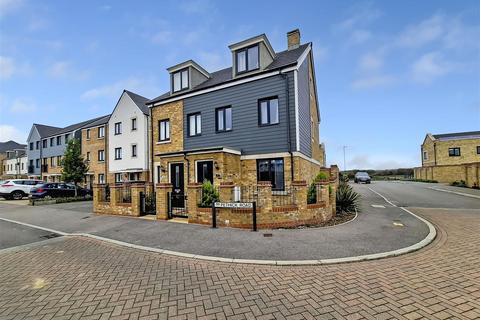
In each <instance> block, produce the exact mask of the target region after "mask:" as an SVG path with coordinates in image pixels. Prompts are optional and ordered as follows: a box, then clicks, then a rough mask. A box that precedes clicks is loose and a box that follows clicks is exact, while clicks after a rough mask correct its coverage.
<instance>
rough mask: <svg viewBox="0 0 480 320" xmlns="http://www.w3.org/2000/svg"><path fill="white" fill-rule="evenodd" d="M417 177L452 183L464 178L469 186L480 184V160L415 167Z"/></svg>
mask: <svg viewBox="0 0 480 320" xmlns="http://www.w3.org/2000/svg"><path fill="white" fill-rule="evenodd" d="M414 177H415V179H423V180H436V181H438V182H442V183H452V182H454V181H460V180H463V181H465V183H466V184H467V186H468V187H474V186H477V187H478V186H480V162H475V163H468V164H460V165H440V166H428V167H418V168H414Z"/></svg>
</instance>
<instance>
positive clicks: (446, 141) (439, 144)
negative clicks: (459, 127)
mask: <svg viewBox="0 0 480 320" xmlns="http://www.w3.org/2000/svg"><path fill="white" fill-rule="evenodd" d="M421 159H422V166H421V167H419V168H415V169H414V174H415V178H416V179H425V180H437V181H438V182H446V183H451V182H454V181H461V180H463V181H465V183H466V184H467V185H468V186H469V187H474V186H477V187H478V186H479V185H480V181H479V177H480V131H471V132H458V133H446V134H431V133H428V134H427V135H426V136H425V139H424V140H423V143H422V145H421Z"/></svg>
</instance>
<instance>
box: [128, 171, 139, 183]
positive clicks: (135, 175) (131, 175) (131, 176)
mask: <svg viewBox="0 0 480 320" xmlns="http://www.w3.org/2000/svg"><path fill="white" fill-rule="evenodd" d="M128 180H130V181H138V180H140V173H138V172H130V173H129V174H128Z"/></svg>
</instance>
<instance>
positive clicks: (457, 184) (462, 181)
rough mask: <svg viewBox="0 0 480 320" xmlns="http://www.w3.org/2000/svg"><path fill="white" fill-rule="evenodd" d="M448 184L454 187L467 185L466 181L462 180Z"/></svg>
mask: <svg viewBox="0 0 480 320" xmlns="http://www.w3.org/2000/svg"><path fill="white" fill-rule="evenodd" d="M450 185H451V186H454V187H462V188H466V187H467V183H466V182H465V181H464V180H460V181H453V182H452V183H451V184H450Z"/></svg>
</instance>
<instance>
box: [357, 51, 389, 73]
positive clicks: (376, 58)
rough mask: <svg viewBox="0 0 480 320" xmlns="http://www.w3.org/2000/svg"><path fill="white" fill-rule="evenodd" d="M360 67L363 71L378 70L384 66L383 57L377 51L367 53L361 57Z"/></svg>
mask: <svg viewBox="0 0 480 320" xmlns="http://www.w3.org/2000/svg"><path fill="white" fill-rule="evenodd" d="M358 67H359V69H360V70H362V71H367V72H371V71H378V70H379V69H381V68H382V67H383V57H382V55H380V54H377V53H372V52H370V53H366V54H364V55H363V56H362V57H361V58H360V61H359V64H358Z"/></svg>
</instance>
